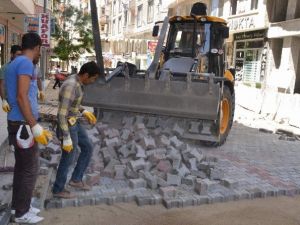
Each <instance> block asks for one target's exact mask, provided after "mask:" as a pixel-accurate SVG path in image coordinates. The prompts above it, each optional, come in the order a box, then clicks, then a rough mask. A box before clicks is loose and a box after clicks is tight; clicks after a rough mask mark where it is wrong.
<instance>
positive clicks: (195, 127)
mask: <svg viewBox="0 0 300 225" xmlns="http://www.w3.org/2000/svg"><path fill="white" fill-rule="evenodd" d="M200 126H201V122H195V121H191V122H190V127H189V132H190V133H191V134H199V131H200Z"/></svg>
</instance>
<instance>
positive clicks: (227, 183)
mask: <svg viewBox="0 0 300 225" xmlns="http://www.w3.org/2000/svg"><path fill="white" fill-rule="evenodd" d="M222 183H223V185H224V186H225V187H228V188H231V189H235V188H238V186H239V182H238V181H237V180H234V179H230V178H224V179H223V180H222Z"/></svg>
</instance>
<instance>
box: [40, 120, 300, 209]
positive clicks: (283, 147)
mask: <svg viewBox="0 0 300 225" xmlns="http://www.w3.org/2000/svg"><path fill="white" fill-rule="evenodd" d="M280 137H281V136H279V135H277V134H271V133H264V132H260V131H259V130H258V129H254V128H249V127H245V126H243V125H241V124H238V123H235V124H234V126H233V128H232V131H231V134H230V136H229V138H228V140H227V142H226V144H225V145H223V146H221V147H219V148H206V147H203V146H202V147H201V151H202V153H204V154H205V155H206V156H207V157H209V156H213V157H217V163H216V164H215V166H214V168H215V169H217V170H218V169H219V170H221V171H223V172H224V176H223V177H222V179H220V181H219V182H211V183H209V182H208V183H207V184H206V185H208V187H207V188H206V189H207V193H204V194H197V193H196V192H195V191H194V189H193V188H191V187H190V186H188V185H180V186H178V187H176V194H174V195H173V196H169V197H167V198H166V197H162V195H160V194H159V193H158V191H157V190H151V189H147V188H132V187H130V186H129V184H128V181H127V180H115V179H111V178H107V177H101V178H100V185H96V186H94V187H93V189H92V191H89V192H80V191H76V190H72V189H71V190H72V191H74V192H75V193H76V195H77V196H78V197H77V198H75V199H71V200H70V199H69V200H61V199H53V198H51V195H49V197H50V198H49V199H48V200H47V201H46V204H45V205H46V207H47V208H52V207H56V208H60V207H66V206H81V205H98V204H115V203H118V202H131V201H136V202H137V204H138V205H154V204H161V203H163V204H164V206H165V207H167V208H174V207H184V206H189V205H200V204H207V203H214V202H224V201H228V200H238V199H253V198H259V197H268V196H280V195H289V196H291V195H295V194H298V193H299V191H300V179H299V178H300V173H299V172H300V166H299V163H298V162H299V161H300V151H299V142H298V141H295V140H294V141H287V140H281V139H280Z"/></svg>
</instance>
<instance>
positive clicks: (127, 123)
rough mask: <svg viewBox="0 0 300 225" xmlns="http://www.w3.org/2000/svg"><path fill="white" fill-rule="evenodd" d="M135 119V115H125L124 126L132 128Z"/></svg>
mask: <svg viewBox="0 0 300 225" xmlns="http://www.w3.org/2000/svg"><path fill="white" fill-rule="evenodd" d="M133 121H134V117H124V118H123V120H122V124H123V126H124V128H128V129H130V128H132V126H133Z"/></svg>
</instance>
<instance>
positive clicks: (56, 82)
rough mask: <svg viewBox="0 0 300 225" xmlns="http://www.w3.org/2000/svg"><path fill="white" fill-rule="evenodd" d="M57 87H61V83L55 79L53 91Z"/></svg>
mask: <svg viewBox="0 0 300 225" xmlns="http://www.w3.org/2000/svg"><path fill="white" fill-rule="evenodd" d="M57 85H58V87H60V86H61V82H60V80H59V79H55V83H54V85H53V89H55V88H56V86H57Z"/></svg>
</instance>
